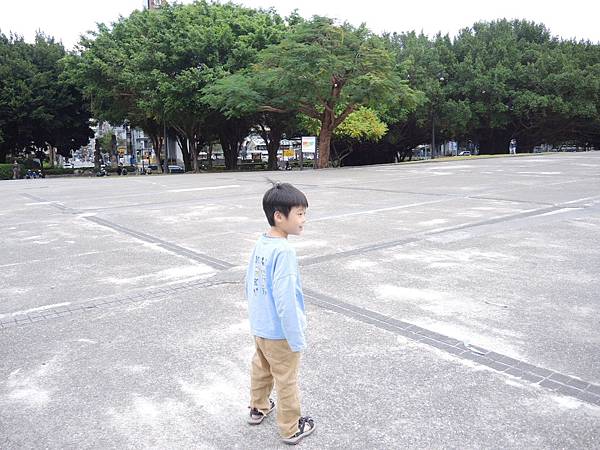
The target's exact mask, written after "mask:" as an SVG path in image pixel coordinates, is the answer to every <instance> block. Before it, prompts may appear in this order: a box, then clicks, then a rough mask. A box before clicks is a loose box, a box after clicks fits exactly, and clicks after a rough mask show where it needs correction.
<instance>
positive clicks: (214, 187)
mask: <svg viewBox="0 0 600 450" xmlns="http://www.w3.org/2000/svg"><path fill="white" fill-rule="evenodd" d="M238 187H240V185H239V184H228V185H225V186H206V187H199V188H190V189H170V190H168V191H167V192H192V191H209V190H215V189H230V188H238Z"/></svg>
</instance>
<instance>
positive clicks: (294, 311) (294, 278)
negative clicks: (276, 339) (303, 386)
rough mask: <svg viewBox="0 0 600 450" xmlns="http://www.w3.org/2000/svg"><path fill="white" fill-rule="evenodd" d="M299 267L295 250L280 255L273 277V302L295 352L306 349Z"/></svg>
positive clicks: (284, 332)
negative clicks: (300, 304) (297, 295)
mask: <svg viewBox="0 0 600 450" xmlns="http://www.w3.org/2000/svg"><path fill="white" fill-rule="evenodd" d="M297 283H298V265H297V261H296V254H295V252H294V251H293V249H289V250H286V251H284V252H282V253H280V254H279V255H278V257H277V260H276V263H275V273H274V276H273V300H274V301H275V308H276V310H277V315H278V316H279V319H280V320H281V328H282V329H283V334H284V335H285V338H286V339H287V341H288V344H289V346H290V348H291V349H292V351H293V352H299V351H300V350H302V349H304V348H305V347H306V338H305V336H304V328H303V326H302V323H303V319H302V318H301V317H302V313H301V311H299V310H298V302H297V300H296V286H297Z"/></svg>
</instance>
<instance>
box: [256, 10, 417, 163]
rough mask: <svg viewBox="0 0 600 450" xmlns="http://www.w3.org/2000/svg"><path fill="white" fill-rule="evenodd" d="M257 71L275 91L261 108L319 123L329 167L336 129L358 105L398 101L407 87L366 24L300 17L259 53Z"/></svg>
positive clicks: (321, 145)
mask: <svg viewBox="0 0 600 450" xmlns="http://www.w3.org/2000/svg"><path fill="white" fill-rule="evenodd" d="M254 70H256V72H257V76H259V77H262V78H263V79H264V80H265V82H266V83H267V85H268V86H269V88H270V89H271V90H272V91H273V92H276V93H277V94H276V95H274V96H272V97H271V99H270V101H269V102H268V103H265V105H263V107H262V110H263V111H268V112H276V113H289V112H293V111H298V112H301V113H303V114H305V115H307V116H309V117H312V118H314V119H316V120H318V122H319V128H320V130H319V163H318V166H319V167H321V168H322V167H327V166H328V165H329V158H330V143H331V137H332V134H333V132H334V130H335V129H336V128H337V127H338V126H340V125H341V124H342V123H343V122H344V120H345V119H346V118H347V117H348V115H349V114H351V113H352V112H353V111H355V110H356V109H358V108H359V107H360V106H367V107H369V106H375V105H378V104H382V103H384V104H387V103H393V102H396V101H400V99H401V98H402V96H403V95H406V94H407V92H408V88H407V86H406V83H405V82H403V81H401V80H400V79H399V78H398V77H397V76H396V74H395V72H394V63H393V58H392V55H391V54H390V53H389V52H388V51H387V50H386V49H385V48H384V46H383V44H382V40H381V39H380V38H379V37H377V36H375V35H373V34H372V33H371V32H370V31H369V30H368V29H367V28H366V27H365V26H364V25H361V26H360V27H358V28H355V27H353V26H351V25H349V24H343V25H339V26H338V25H335V24H334V22H333V20H332V19H329V18H326V17H317V16H315V17H314V18H313V19H311V20H309V21H300V22H299V23H297V24H296V25H295V26H293V27H292V28H291V29H290V31H289V33H288V34H287V35H286V37H285V39H283V41H282V42H281V43H279V44H277V45H273V46H271V47H269V48H267V49H265V50H264V51H263V52H261V58H260V63H259V64H258V65H256V66H255V68H254Z"/></svg>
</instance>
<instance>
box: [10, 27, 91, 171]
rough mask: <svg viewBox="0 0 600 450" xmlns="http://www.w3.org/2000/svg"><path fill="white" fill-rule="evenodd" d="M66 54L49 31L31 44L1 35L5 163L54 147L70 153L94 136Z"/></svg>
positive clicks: (67, 153) (14, 37) (66, 154)
mask: <svg viewBox="0 0 600 450" xmlns="http://www.w3.org/2000/svg"><path fill="white" fill-rule="evenodd" d="M66 55H67V53H66V52H65V49H64V48H63V46H62V45H61V44H59V43H56V42H54V40H53V39H52V38H49V37H46V36H44V35H41V34H40V35H38V36H37V37H36V40H35V43H33V44H29V43H26V42H24V40H23V39H22V38H20V37H17V36H5V35H3V34H2V33H0V163H4V162H6V156H7V155H8V154H9V153H12V154H15V156H16V155H18V154H22V153H24V152H31V153H41V149H46V148H48V147H50V148H52V149H54V148H56V149H57V151H58V152H59V153H61V154H63V155H64V156H69V155H70V152H71V150H72V149H75V148H79V147H80V146H81V145H86V144H87V143H88V141H89V138H90V137H93V133H92V131H91V129H90V127H89V125H90V113H89V108H88V103H87V102H86V101H85V100H84V98H83V96H82V92H81V90H80V88H79V85H76V84H74V83H73V82H72V81H71V80H69V79H68V77H66V76H65V72H64V69H63V67H62V65H61V61H63V59H64V58H65V56H66Z"/></svg>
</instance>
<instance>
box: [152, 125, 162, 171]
mask: <svg viewBox="0 0 600 450" xmlns="http://www.w3.org/2000/svg"><path fill="white" fill-rule="evenodd" d="M150 139H152V145H153V146H154V155H155V156H156V159H157V161H156V166H157V167H158V171H159V172H162V165H161V164H160V153H161V149H162V141H163V140H162V136H161V135H159V134H154V133H151V134H150ZM148 164H150V160H149V159H148Z"/></svg>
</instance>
